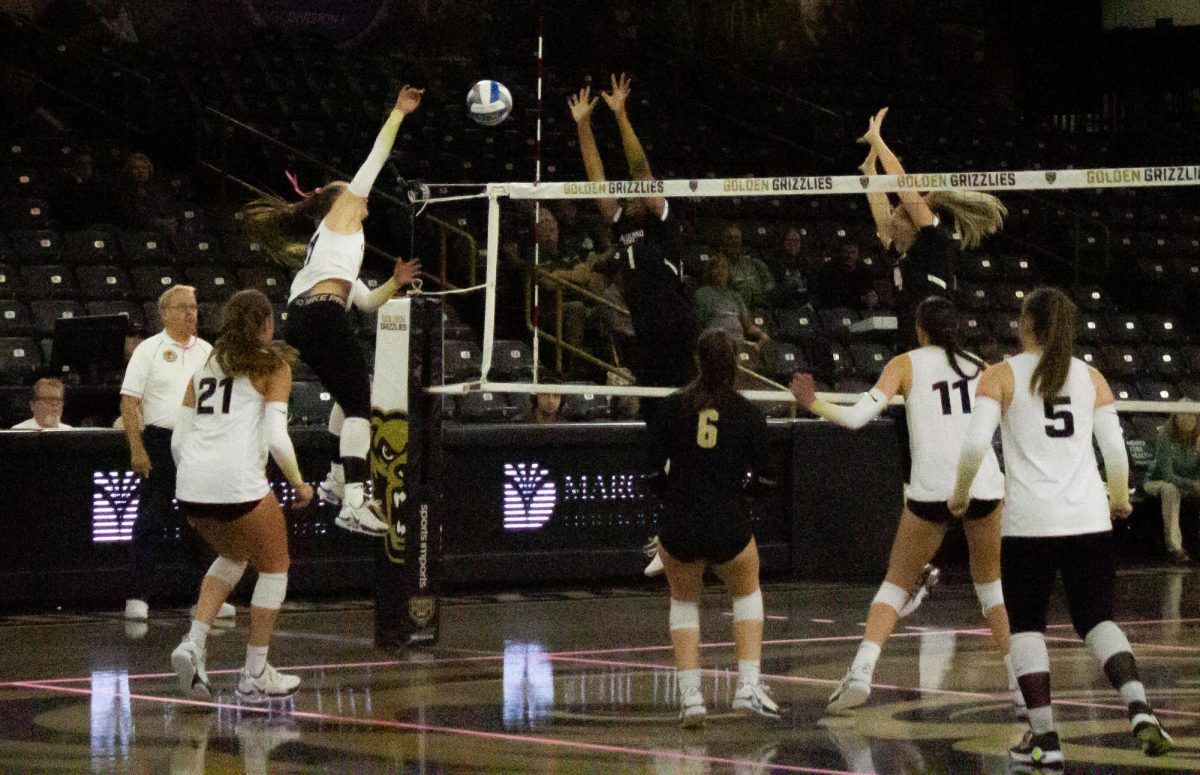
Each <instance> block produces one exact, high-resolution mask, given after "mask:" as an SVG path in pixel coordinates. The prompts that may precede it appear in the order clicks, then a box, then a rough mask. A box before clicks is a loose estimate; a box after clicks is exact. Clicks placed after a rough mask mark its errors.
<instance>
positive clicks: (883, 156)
mask: <svg viewBox="0 0 1200 775" xmlns="http://www.w3.org/2000/svg"><path fill="white" fill-rule="evenodd" d="M887 112H888V109H887V108H883V109H881V110H880V111H879V112H878V113H876V114H875V115H874V116H873V117H872V118H871V120H870V122H869V123H868V125H867V133H866V134H865V135H863V136H862V140H863V142H865V143H866V144H867V145H869V146H870V147H871V150H872V151H874V152H875V153H876V154H878V156H879V163H880V164H882V165H883V171H884V173H886V174H888V175H903V174H904V166H903V165H902V164H900V160H899V159H897V158H896V154H894V153H892V149H891V148H889V147H888V145H887V143H885V142H884V141H883V135H882V134H881V133H882V130H883V119H884V117H885V116H886V115H887ZM899 197H900V204H901V205H903V206H904V209H905V210H907V211H908V217H909V218H911V219H912V222H913V225H914V226H916V227H917V228H918V229H920V228H923V227H925V226H932V225H933V211H932V210H930V209H929V205H928V204H926V203H925V200H924V199H923V198H922V197H921V195H920V194H919V193H918V192H916V191H901V192H900V193H899ZM872 214H874V208H872Z"/></svg>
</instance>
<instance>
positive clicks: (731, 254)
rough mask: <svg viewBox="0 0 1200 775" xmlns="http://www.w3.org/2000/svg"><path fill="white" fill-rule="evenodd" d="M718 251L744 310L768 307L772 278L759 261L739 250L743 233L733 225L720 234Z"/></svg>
mask: <svg viewBox="0 0 1200 775" xmlns="http://www.w3.org/2000/svg"><path fill="white" fill-rule="evenodd" d="M717 248H718V250H719V251H720V252H721V253H722V254H724V256H725V257H726V258H728V259H729V270H730V277H729V284H730V286H731V287H732V288H733V290H734V291H736V292H737V294H738V295H739V296H741V297H742V301H744V302H745V303H746V308H747V309H760V308H762V307H766V306H769V305H770V303H771V301H772V300H773V299H774V297H775V278H774V277H772V276H771V270H770V269H768V268H767V265H766V264H765V263H763V261H762V259H760V258H755V257H754V256H752V255H750V254H749V253H748V252H746V250H745V249H744V248H743V246H742V230H741V229H740V228H738V227H737V226H736V225H734V224H730V225H728V226H726V227H725V229H724V230H723V231H722V232H721V241H720V243H719V244H718V246H717Z"/></svg>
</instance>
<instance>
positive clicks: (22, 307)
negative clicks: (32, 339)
mask: <svg viewBox="0 0 1200 775" xmlns="http://www.w3.org/2000/svg"><path fill="white" fill-rule="evenodd" d="M32 330H33V319H32V317H30V314H29V306H28V305H27V304H25V302H23V301H14V300H0V337H5V338H7V337H14V336H28V335H29V333H30V332H31V331H32Z"/></svg>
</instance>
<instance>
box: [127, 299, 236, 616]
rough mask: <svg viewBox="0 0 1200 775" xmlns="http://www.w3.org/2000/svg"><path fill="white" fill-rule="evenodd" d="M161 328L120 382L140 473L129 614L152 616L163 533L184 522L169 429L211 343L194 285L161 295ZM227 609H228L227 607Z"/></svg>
mask: <svg viewBox="0 0 1200 775" xmlns="http://www.w3.org/2000/svg"><path fill="white" fill-rule="evenodd" d="M158 311H159V315H160V317H161V318H162V322H163V330H162V331H160V332H159V333H158V334H156V335H155V336H152V337H150V338H148V339H146V340H145V341H143V342H142V343H141V344H139V345H138V346H137V349H135V350H134V351H133V356H132V357H131V358H130V359H129V366H128V367H126V369H125V381H124V382H123V383H122V384H121V419H122V420H123V421H124V423H125V436H126V437H127V438H128V439H129V450H130V459H131V461H132V467H133V470H134V471H135V472H137V474H138V475H139V476H141V477H142V487H141V492H140V494H139V497H138V507H137V520H136V521H135V522H134V523H133V552H132V554H133V578H132V579H131V583H130V591H129V597H128V599H126V601H125V618H126V619H134V620H141V619H146V618H147V617H148V615H149V607H148V605H147V600H148V599H149V597H150V591H151V588H152V584H153V581H154V566H155V564H156V562H157V560H158V556H157V555H158V553H159V552H160V551H161V549H160V546H161V543H162V536H163V533H164V532H166V531H167V530H171V529H174V528H176V527H179V526H180V525H182V524H183V522H182V520H176V519H175V513H174V512H175V509H174V498H175V461H174V459H173V458H172V457H171V431H172V429H173V428H174V427H175V418H176V416H177V415H178V414H179V407H180V406H181V405H182V403H183V394H184V392H185V391H186V390H187V385H188V381H189V380H190V379H191V378H192V375H193V374H195V373H196V371H197V370H198V369H199V368H200V367H201V366H203V365H204V362H205V361H206V360H207V359H208V354H209V353H210V352H212V345H210V344H209V343H208V342H206V341H204V340H203V339H201V338H199V337H198V336H196V321H197V311H198V308H197V306H196V289H195V288H192V287H191V286H188V285H174V286H172V287H170V288H168V289H167V290H165V291H163V294H162V296H159V297H158ZM222 613H225V612H224V611H222Z"/></svg>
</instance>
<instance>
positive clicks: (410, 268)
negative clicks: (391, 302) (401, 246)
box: [392, 258, 421, 287]
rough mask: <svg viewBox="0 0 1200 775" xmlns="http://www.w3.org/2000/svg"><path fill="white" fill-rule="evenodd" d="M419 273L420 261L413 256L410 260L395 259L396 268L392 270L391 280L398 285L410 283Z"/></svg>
mask: <svg viewBox="0 0 1200 775" xmlns="http://www.w3.org/2000/svg"><path fill="white" fill-rule="evenodd" d="M420 275H421V261H420V260H419V259H416V258H414V259H413V260H412V261H405V260H404V259H403V258H397V259H396V268H395V269H393V270H392V280H393V281H395V283H396V285H398V286H401V287H403V286H405V285H409V284H411V283H412V281H413V280H415V279H417V277H419V276H420Z"/></svg>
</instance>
